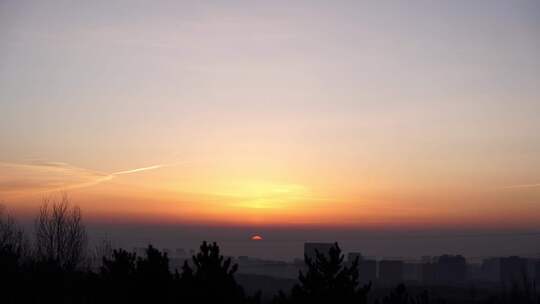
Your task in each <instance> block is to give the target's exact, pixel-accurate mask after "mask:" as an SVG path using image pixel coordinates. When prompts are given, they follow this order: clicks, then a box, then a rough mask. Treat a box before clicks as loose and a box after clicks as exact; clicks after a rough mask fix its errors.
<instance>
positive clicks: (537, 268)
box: [534, 261, 540, 286]
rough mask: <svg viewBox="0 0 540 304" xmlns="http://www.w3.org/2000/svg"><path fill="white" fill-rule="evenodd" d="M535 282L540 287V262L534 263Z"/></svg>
mask: <svg viewBox="0 0 540 304" xmlns="http://www.w3.org/2000/svg"><path fill="white" fill-rule="evenodd" d="M534 281H535V282H536V285H537V286H538V285H540V261H536V262H535V263H534Z"/></svg>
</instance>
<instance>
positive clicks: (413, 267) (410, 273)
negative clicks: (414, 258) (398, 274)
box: [403, 262, 422, 283]
mask: <svg viewBox="0 0 540 304" xmlns="http://www.w3.org/2000/svg"><path fill="white" fill-rule="evenodd" d="M421 278H422V264H419V263H417V262H404V263H403V281H405V282H415V283H417V282H420V280H421Z"/></svg>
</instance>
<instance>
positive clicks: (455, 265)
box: [436, 254, 467, 285]
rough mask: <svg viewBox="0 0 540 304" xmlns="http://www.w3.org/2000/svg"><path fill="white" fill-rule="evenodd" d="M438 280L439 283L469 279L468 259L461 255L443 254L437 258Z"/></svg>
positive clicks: (455, 282)
mask: <svg viewBox="0 0 540 304" xmlns="http://www.w3.org/2000/svg"><path fill="white" fill-rule="evenodd" d="M436 271H437V274H436V281H437V283H439V284H443V285H448V284H451V285H453V284H457V283H463V282H465V280H466V279H467V261H466V260H465V258H464V257H463V256H461V255H446V254H445V255H442V256H440V257H439V259H438V260H437V267H436Z"/></svg>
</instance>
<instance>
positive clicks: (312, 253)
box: [304, 243, 334, 260]
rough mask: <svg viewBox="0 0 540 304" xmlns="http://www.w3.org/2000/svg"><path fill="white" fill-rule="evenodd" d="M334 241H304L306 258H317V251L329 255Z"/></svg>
mask: <svg viewBox="0 0 540 304" xmlns="http://www.w3.org/2000/svg"><path fill="white" fill-rule="evenodd" d="M333 246H334V243H304V258H306V257H307V258H309V259H312V260H313V259H315V258H316V257H317V252H319V253H320V254H322V255H324V256H326V257H328V256H329V252H330V248H332V247H333Z"/></svg>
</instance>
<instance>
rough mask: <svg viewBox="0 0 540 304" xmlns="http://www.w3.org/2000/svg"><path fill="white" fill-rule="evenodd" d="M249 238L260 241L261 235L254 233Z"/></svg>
mask: <svg viewBox="0 0 540 304" xmlns="http://www.w3.org/2000/svg"><path fill="white" fill-rule="evenodd" d="M251 240H252V241H262V240H263V237H262V236H260V235H258V234H255V235H253V236H252V237H251Z"/></svg>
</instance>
